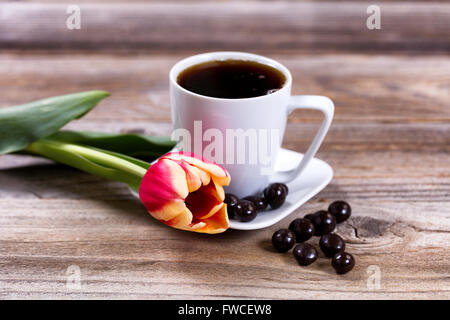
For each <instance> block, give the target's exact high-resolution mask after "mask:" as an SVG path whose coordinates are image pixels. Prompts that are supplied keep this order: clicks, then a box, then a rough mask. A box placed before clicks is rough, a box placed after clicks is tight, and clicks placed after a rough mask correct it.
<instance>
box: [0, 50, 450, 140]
mask: <svg viewBox="0 0 450 320" xmlns="http://www.w3.org/2000/svg"><path fill="white" fill-rule="evenodd" d="M194 53H195V52H194ZM261 53H263V54H264V52H261ZM190 54H192V53H185V54H164V55H162V54H157V55H144V54H138V55H130V54H123V55H111V54H70V53H67V54H62V55H58V54H45V53H40V54H30V53H17V54H13V53H11V54H0V96H1V97H2V98H1V100H0V107H5V106H9V105H15V104H21V103H25V102H29V101H32V100H35V99H40V98H44V97H48V96H53V95H60V94H64V93H71V92H76V91H82V90H92V89H102V90H107V91H109V92H111V94H112V97H111V98H108V99H106V100H105V101H104V102H102V103H101V107H99V108H96V109H95V110H93V111H92V112H91V113H90V114H89V115H88V116H87V117H86V118H83V122H86V121H97V122H101V123H100V124H99V125H101V126H103V125H107V123H108V122H110V121H114V120H117V119H123V120H125V121H128V122H129V123H133V124H134V125H135V126H136V127H142V126H146V125H145V123H146V122H148V121H151V122H152V123H155V122H156V123H168V122H170V108H169V94H168V73H169V70H170V68H171V67H172V65H173V64H175V63H176V62H177V61H178V60H180V59H182V58H184V57H187V56H189V55H190ZM268 55H269V56H270V57H272V58H274V59H277V60H279V61H281V62H282V63H283V64H285V65H286V66H287V67H288V68H289V69H290V70H291V72H292V75H293V79H294V82H293V88H292V92H293V93H294V94H321V95H326V96H329V97H331V98H332V99H333V100H334V101H335V102H336V116H335V122H346V123H352V122H358V123H361V122H365V123H416V122H419V123H445V124H448V122H449V121H450V105H449V101H450V90H449V88H450V60H449V59H448V56H447V55H426V56H424V55H406V54H405V55H386V54H385V55H362V54H321V55H317V54H312V55H311V54H309V55H308V54H301V53H296V54H279V53H278V54H268ZM18 88H21V90H23V92H22V94H17V92H18ZM319 119H320V115H319V114H318V113H311V112H295V113H294V114H293V115H292V117H291V121H293V122H299V121H301V122H304V121H307V122H318V121H319ZM150 133H152V132H150Z"/></svg>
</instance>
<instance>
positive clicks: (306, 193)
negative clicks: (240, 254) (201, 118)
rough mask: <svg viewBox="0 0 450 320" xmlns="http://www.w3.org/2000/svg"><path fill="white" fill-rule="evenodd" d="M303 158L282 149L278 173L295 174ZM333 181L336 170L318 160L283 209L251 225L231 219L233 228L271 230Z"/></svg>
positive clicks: (291, 184) (297, 183) (299, 179)
mask: <svg viewBox="0 0 450 320" xmlns="http://www.w3.org/2000/svg"><path fill="white" fill-rule="evenodd" d="M302 158H303V154H302V153H299V152H295V151H291V150H287V149H281V150H280V153H279V156H278V159H277V162H276V163H275V171H289V170H292V169H294V168H295V167H296V166H297V165H298V164H299V163H300V161H301V160H302ZM332 178H333V169H332V168H331V167H330V165H329V164H328V163H326V162H325V161H322V160H320V159H317V158H314V159H312V160H311V162H310V163H309V164H308V166H307V167H306V168H305V170H304V171H303V173H302V174H301V175H300V176H299V177H297V178H296V179H295V180H293V181H291V182H289V183H288V184H287V186H288V188H289V194H288V196H287V198H286V202H285V203H284V204H283V205H282V206H281V207H280V208H278V209H275V210H270V209H269V210H265V211H261V212H260V213H258V216H257V217H256V218H255V219H254V220H252V221H249V222H239V221H235V220H232V219H230V228H231V229H237V230H256V229H262V228H267V227H270V226H271V225H273V224H275V223H277V222H278V221H280V220H282V219H284V218H286V217H287V216H288V215H290V214H291V213H292V212H293V211H294V210H295V209H297V208H299V207H300V206H301V205H302V204H304V203H305V202H306V201H308V200H309V199H311V198H312V197H314V196H315V195H316V194H317V193H319V192H320V191H321V190H322V189H323V188H325V187H326V186H327V185H328V184H329V183H330V181H331V179H332ZM273 182H276V181H273ZM130 191H131V193H132V194H133V195H134V196H135V197H137V198H138V199H139V195H138V193H137V192H136V191H134V190H132V189H131V188H130Z"/></svg>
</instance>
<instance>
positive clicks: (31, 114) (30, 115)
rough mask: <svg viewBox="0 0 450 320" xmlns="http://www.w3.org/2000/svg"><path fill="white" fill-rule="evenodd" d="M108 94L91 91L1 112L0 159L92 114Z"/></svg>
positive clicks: (5, 109) (1, 110)
mask: <svg viewBox="0 0 450 320" xmlns="http://www.w3.org/2000/svg"><path fill="white" fill-rule="evenodd" d="M107 96H109V93H108V92H105V91H97V90H96V91H87V92H81V93H75V94H68V95H63V96H58V97H52V98H47V99H42V100H38V101H35V102H31V103H27V104H23V105H19V106H14V107H8V108H1V109H0V155H1V154H6V153H11V152H16V151H19V150H22V149H24V148H26V147H27V146H28V145H29V144H30V143H32V142H34V141H36V140H39V139H41V138H45V137H48V136H49V135H51V134H53V133H55V132H56V131H58V130H59V129H60V128H61V127H63V126H64V125H66V124H67V123H68V122H70V121H71V120H74V119H79V118H81V117H82V116H84V115H85V114H86V113H87V112H89V111H90V110H91V109H92V108H93V107H95V106H96V105H97V103H98V102H99V101H100V100H102V99H103V98H105V97H107Z"/></svg>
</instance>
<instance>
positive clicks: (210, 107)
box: [169, 52, 334, 197]
mask: <svg viewBox="0 0 450 320" xmlns="http://www.w3.org/2000/svg"><path fill="white" fill-rule="evenodd" d="M217 60H244V61H254V62H258V63H261V64H265V65H269V66H271V67H274V68H275V69H277V70H279V71H280V72H281V73H282V74H283V75H284V77H285V83H284V85H283V87H282V88H281V89H279V90H277V91H275V92H274V93H270V94H267V95H263V96H257V97H252V98H242V99H224V98H215V97H209V96H204V95H200V94H197V93H194V92H191V91H188V90H186V89H184V88H183V87H181V86H180V85H179V84H178V82H177V77H178V75H179V74H180V72H182V71H183V70H185V69H186V68H188V67H191V66H194V65H197V64H200V63H204V62H208V61H217ZM169 78H170V99H171V108H172V120H173V123H174V128H175V129H176V130H175V131H174V135H173V138H174V139H176V140H179V144H178V149H181V150H184V151H192V152H194V153H196V154H199V155H203V156H204V157H206V158H212V159H211V160H215V161H216V162H217V163H219V164H220V165H222V166H224V167H225V168H226V169H227V170H228V172H229V173H230V175H231V184H230V186H229V187H227V188H226V192H230V193H233V194H235V195H237V196H238V197H243V196H247V195H252V194H257V193H259V192H261V191H262V190H263V189H264V188H265V187H266V186H267V185H268V184H269V183H270V182H284V183H288V182H289V181H291V180H293V179H295V178H297V177H298V176H299V175H300V174H301V173H302V172H303V170H305V168H306V167H307V165H308V163H309V162H310V161H311V159H312V158H313V157H314V155H315V154H316V152H317V150H318V149H319V147H320V145H321V143H322V141H323V139H324V138H325V135H326V133H327V131H328V129H329V127H330V124H331V121H332V119H333V114H334V104H333V102H332V101H331V100H330V99H329V98H327V97H324V96H312V95H300V96H299V95H296V96H291V84H292V76H291V73H290V72H289V70H288V69H287V68H286V67H285V66H283V65H282V64H280V63H279V62H277V61H275V60H272V59H269V58H266V57H263V56H260V55H255V54H250V53H244V52H211V53H204V54H199V55H195V56H191V57H188V58H186V59H183V60H181V61H179V62H178V63H176V64H175V65H174V66H173V67H172V69H171V70H170V74H169ZM295 109H313V110H319V111H321V112H322V113H323V114H324V120H323V122H322V124H321V126H320V128H319V131H318V132H317V134H316V136H315V137H314V139H313V141H312V143H311V145H310V146H309V148H308V150H307V151H306V153H305V155H304V156H303V158H302V160H301V161H300V163H299V165H298V166H297V167H296V168H295V169H293V170H290V171H283V172H274V171H273V169H274V164H275V161H276V159H277V155H278V153H279V150H280V148H281V144H282V141H283V135H284V131H285V128H286V122H287V117H288V115H289V113H290V112H292V111H293V110H295ZM230 132H232V133H235V134H236V133H245V134H247V133H250V134H248V135H247V136H246V139H247V140H246V141H247V142H249V143H247V144H246V145H245V146H243V147H244V150H243V149H242V144H240V145H239V143H238V141H237V140H234V145H235V147H233V148H230V149H227V144H228V146H230V144H231V141H233V140H232V139H228V141H227V139H226V137H227V134H228V133H230ZM254 132H256V134H257V138H259V137H264V134H266V138H267V139H266V140H267V141H265V140H264V139H262V138H261V139H259V141H257V142H256V143H257V146H258V147H259V149H258V150H262V149H265V151H269V154H268V157H263V156H260V157H259V156H256V157H255V156H254V155H253V154H252V152H253V151H254V150H255V149H251V148H252V144H251V143H250V142H251V141H250V140H251V138H250V137H252V138H254V134H253V133H254ZM186 133H188V134H190V139H187V138H186V137H185V134H186ZM277 133H278V134H277ZM252 134H253V135H252ZM271 134H272V135H271ZM220 135H222V138H223V139H224V141H223V148H222V150H218V149H220V148H215V150H214V152H211V151H212V149H214V148H211V145H212V144H213V142H214V143H216V140H218V138H220ZM230 136H231V135H230ZM180 137H182V139H180ZM269 137H270V138H271V139H269ZM213 138H215V139H213ZM274 140H275V141H274ZM241 142H242V140H241ZM253 142H254V140H253ZM253 144H254V143H253ZM264 144H267V145H264ZM208 146H209V147H208ZM216 146H220V143H218V144H216ZM233 150H234V155H233ZM205 152H206V153H208V154H205ZM260 153H261V154H264V153H267V152H260ZM218 154H219V156H218ZM243 154H244V155H245V157H243V156H242V155H243ZM230 155H231V156H230ZM252 156H253V157H252ZM233 157H234V160H233ZM239 157H240V159H239ZM242 158H245V159H244V160H245V161H244V162H243V161H242ZM255 158H256V161H255ZM252 159H253V160H252Z"/></svg>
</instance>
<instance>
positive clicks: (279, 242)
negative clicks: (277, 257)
mask: <svg viewBox="0 0 450 320" xmlns="http://www.w3.org/2000/svg"><path fill="white" fill-rule="evenodd" d="M272 244H273V246H274V248H275V249H276V250H277V251H278V252H286V251H289V250H290V249H291V248H292V247H293V246H294V244H295V234H294V233H293V232H292V231H291V230H288V229H280V230H278V231H276V232H275V233H274V234H273V235H272Z"/></svg>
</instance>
